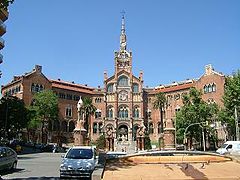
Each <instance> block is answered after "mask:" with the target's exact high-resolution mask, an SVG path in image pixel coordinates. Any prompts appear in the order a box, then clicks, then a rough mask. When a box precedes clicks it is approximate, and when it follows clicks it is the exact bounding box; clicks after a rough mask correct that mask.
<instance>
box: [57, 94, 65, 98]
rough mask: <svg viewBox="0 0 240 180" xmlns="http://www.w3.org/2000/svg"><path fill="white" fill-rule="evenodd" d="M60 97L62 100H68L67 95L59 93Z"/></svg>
mask: <svg viewBox="0 0 240 180" xmlns="http://www.w3.org/2000/svg"><path fill="white" fill-rule="evenodd" d="M58 97H59V98H61V99H65V98H66V95H65V94H64V93H59V94H58Z"/></svg>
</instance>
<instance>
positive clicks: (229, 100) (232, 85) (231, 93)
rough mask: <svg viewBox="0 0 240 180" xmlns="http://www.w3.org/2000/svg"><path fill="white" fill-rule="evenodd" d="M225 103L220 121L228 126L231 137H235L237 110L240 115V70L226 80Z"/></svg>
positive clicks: (220, 114)
mask: <svg viewBox="0 0 240 180" xmlns="http://www.w3.org/2000/svg"><path fill="white" fill-rule="evenodd" d="M223 102H224V108H223V109H222V110H221V111H220V113H219V120H220V121H221V122H222V124H227V127H228V133H229V136H235V133H236V131H235V117H234V111H235V108H236V110H237V114H238V116H239V115H240V70H238V71H237V72H236V73H234V74H233V76H232V77H227V78H226V82H225V86H224V95H223Z"/></svg>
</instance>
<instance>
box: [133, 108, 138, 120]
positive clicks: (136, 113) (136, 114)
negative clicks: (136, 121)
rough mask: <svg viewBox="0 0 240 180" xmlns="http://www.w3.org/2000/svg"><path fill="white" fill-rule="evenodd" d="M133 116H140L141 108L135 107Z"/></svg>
mask: <svg viewBox="0 0 240 180" xmlns="http://www.w3.org/2000/svg"><path fill="white" fill-rule="evenodd" d="M133 117H134V118H139V108H138V107H135V108H134V110H133Z"/></svg>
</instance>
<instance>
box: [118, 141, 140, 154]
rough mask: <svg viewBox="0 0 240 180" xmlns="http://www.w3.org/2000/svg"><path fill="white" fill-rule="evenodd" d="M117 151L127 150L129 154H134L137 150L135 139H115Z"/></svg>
mask: <svg viewBox="0 0 240 180" xmlns="http://www.w3.org/2000/svg"><path fill="white" fill-rule="evenodd" d="M114 146H115V151H118V152H126V153H127V154H133V153H135V152H136V142H135V141H115V144H114Z"/></svg>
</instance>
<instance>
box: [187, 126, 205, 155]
mask: <svg viewBox="0 0 240 180" xmlns="http://www.w3.org/2000/svg"><path fill="white" fill-rule="evenodd" d="M202 124H204V122H202V123H193V124H190V125H188V126H187V127H186V129H185V131H184V138H183V141H184V142H183V144H184V149H185V150H186V149H187V146H186V133H187V130H188V128H189V127H191V126H194V125H199V126H200V127H201V128H202V138H203V151H206V147H205V136H204V127H203V126H202ZM206 124H207V122H206Z"/></svg>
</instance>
